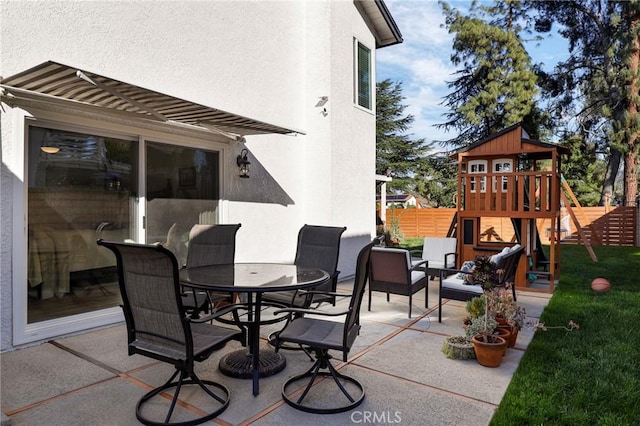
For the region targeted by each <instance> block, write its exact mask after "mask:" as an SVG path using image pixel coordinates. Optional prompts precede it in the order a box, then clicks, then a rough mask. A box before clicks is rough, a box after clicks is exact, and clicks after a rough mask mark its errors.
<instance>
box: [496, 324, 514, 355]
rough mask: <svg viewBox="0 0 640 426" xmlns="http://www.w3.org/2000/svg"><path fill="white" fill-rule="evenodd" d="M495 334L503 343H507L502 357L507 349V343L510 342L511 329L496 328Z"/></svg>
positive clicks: (506, 327) (505, 327)
mask: <svg viewBox="0 0 640 426" xmlns="http://www.w3.org/2000/svg"><path fill="white" fill-rule="evenodd" d="M495 334H497V335H498V336H500V337H502V338H503V339H504V340H505V342H507V344H506V345H505V346H504V353H503V354H502V355H503V356H504V355H505V354H506V353H507V348H508V347H509V342H510V341H511V328H510V327H508V326H504V327H502V326H501V327H497V328H496V331H495Z"/></svg>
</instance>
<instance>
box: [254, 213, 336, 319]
mask: <svg viewBox="0 0 640 426" xmlns="http://www.w3.org/2000/svg"><path fill="white" fill-rule="evenodd" d="M346 230H347V228H346V227H337V226H317V225H304V226H303V227H302V228H300V231H299V232H298V246H297V249H296V257H295V260H294V261H293V263H294V264H295V265H297V266H305V267H307V268H319V269H322V270H324V271H326V272H327V273H328V274H329V281H327V282H326V283H325V284H321V285H319V286H317V287H315V288H314V290H318V291H319V292H320V293H316V294H313V295H312V296H311V297H310V298H307V297H306V296H305V292H296V291H281V292H273V293H266V294H265V295H264V299H263V300H268V301H273V302H277V303H281V304H284V305H286V306H292V307H298V308H302V307H309V305H310V304H317V305H320V304H321V303H323V302H330V303H332V304H333V305H335V303H336V298H335V296H332V295H330V294H327V292H328V293H333V292H335V291H336V288H337V283H338V275H340V271H338V257H339V256H340V237H341V236H342V234H343V233H344V231H346Z"/></svg>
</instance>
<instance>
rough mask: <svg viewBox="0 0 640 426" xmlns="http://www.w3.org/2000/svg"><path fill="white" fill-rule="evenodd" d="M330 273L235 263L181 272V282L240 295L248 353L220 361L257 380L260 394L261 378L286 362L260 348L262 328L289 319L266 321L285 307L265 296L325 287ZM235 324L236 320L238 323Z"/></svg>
mask: <svg viewBox="0 0 640 426" xmlns="http://www.w3.org/2000/svg"><path fill="white" fill-rule="evenodd" d="M328 279H329V274H328V273H327V272H326V271H323V270H322V269H317V268H306V267H302V266H296V265H293V264H286V263H235V264H229V265H212V266H200V267H195V268H183V269H181V270H180V282H181V283H182V284H183V285H185V286H187V287H190V288H192V289H197V290H205V291H207V290H208V291H216V292H228V293H239V294H240V295H241V296H242V295H246V297H241V300H242V302H241V303H239V304H237V305H238V307H239V309H242V310H246V320H240V321H239V324H240V325H242V326H246V327H247V337H248V350H247V349H241V350H238V351H234V352H231V353H229V354H227V355H225V356H224V357H222V359H221V360H220V371H221V372H222V373H223V374H226V375H229V376H232V377H237V378H247V379H248V378H251V379H253V395H258V393H259V378H260V377H266V376H270V375H272V374H275V373H278V372H280V371H282V369H284V367H285V365H286V359H285V357H284V355H282V354H281V353H276V352H275V351H274V350H273V349H272V348H269V347H263V348H260V325H263V324H273V323H275V322H278V321H283V320H284V319H286V317H282V316H281V317H279V318H275V319H262V318H261V312H262V310H263V309H264V308H265V307H276V308H282V307H284V306H283V305H279V304H277V303H272V302H263V300H262V295H263V294H264V293H267V292H273V291H287V290H300V289H306V288H311V287H315V286H317V285H320V284H323V283H324V282H326V281H327V280H328ZM234 322H235V321H234Z"/></svg>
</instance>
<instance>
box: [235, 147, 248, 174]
mask: <svg viewBox="0 0 640 426" xmlns="http://www.w3.org/2000/svg"><path fill="white" fill-rule="evenodd" d="M248 154H249V150H248V149H247V148H244V149H243V150H242V151H240V154H239V155H238V157H237V158H236V164H238V167H239V168H240V177H241V178H248V177H249V165H250V164H251V162H250V161H249V160H248V159H247V155H248Z"/></svg>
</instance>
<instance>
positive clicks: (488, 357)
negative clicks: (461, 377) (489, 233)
mask: <svg viewBox="0 0 640 426" xmlns="http://www.w3.org/2000/svg"><path fill="white" fill-rule="evenodd" d="M475 264H476V265H475V268H474V270H473V272H471V274H469V275H470V277H469V279H470V280H471V282H472V283H473V284H475V285H480V286H482V289H483V292H484V294H483V297H484V299H485V303H484V315H482V316H479V317H478V318H476V319H473V320H472V321H471V324H469V325H468V326H467V335H472V336H473V337H472V338H471V342H472V343H473V347H474V349H475V353H476V359H477V360H478V363H479V364H480V365H483V366H485V367H498V366H499V365H500V364H501V363H502V356H503V355H504V351H505V349H506V345H507V342H506V340H505V339H503V338H502V337H500V336H497V335H495V334H493V333H494V329H495V327H496V326H497V321H496V319H495V313H493V312H491V311H490V307H491V306H492V303H493V302H492V300H491V296H492V293H491V292H492V290H493V289H494V288H496V287H497V285H498V282H499V278H500V274H501V272H502V271H500V270H498V268H497V266H496V264H495V263H493V262H492V261H491V259H490V258H489V257H488V256H477V257H476V260H475Z"/></svg>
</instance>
